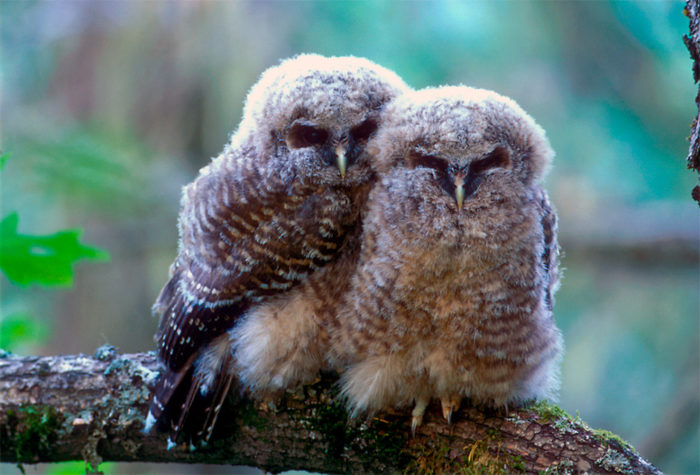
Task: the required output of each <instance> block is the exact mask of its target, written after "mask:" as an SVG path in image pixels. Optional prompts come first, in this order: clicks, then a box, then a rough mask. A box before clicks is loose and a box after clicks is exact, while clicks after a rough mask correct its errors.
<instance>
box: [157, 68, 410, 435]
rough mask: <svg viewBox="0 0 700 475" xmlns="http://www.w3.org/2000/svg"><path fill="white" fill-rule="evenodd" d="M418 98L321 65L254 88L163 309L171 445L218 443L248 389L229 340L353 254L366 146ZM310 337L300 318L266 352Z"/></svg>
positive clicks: (160, 394) (184, 234) (190, 220)
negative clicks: (263, 309) (223, 421)
mask: <svg viewBox="0 0 700 475" xmlns="http://www.w3.org/2000/svg"><path fill="white" fill-rule="evenodd" d="M405 89H406V86H405V85H404V83H403V81H402V80H401V79H400V78H399V77H398V76H397V75H396V74H394V73H392V72H391V71H388V70H386V69H384V68H382V67H379V66H377V65H376V64H373V63H372V62H370V61H368V60H365V59H360V58H354V57H332V58H325V57H322V56H318V55H301V56H297V57H295V58H292V59H289V60H286V61H283V62H282V63H281V64H279V65H278V66H276V67H272V68H270V69H268V70H267V71H266V72H264V73H263V74H262V76H261V77H260V80H259V81H258V82H257V84H255V85H254V86H253V87H252V89H251V90H250V93H249V94H248V97H247V100H246V104H245V107H244V111H243V118H242V120H241V123H240V126H239V128H238V130H237V131H236V132H235V133H234V134H233V135H232V137H231V140H230V143H229V144H228V145H227V146H226V147H225V148H224V150H223V152H222V153H221V154H220V155H219V156H218V157H216V158H215V159H214V160H213V161H212V162H211V163H209V165H207V166H206V167H204V168H203V169H202V170H201V171H200V173H199V176H198V177H197V179H196V180H195V181H194V182H192V183H190V184H189V185H187V186H186V187H185V188H184V190H183V196H182V211H181V213H180V219H179V231H180V243H179V253H178V256H177V258H176V259H175V262H174V263H173V265H172V266H171V268H170V280H169V281H168V283H167V284H166V285H165V287H164V288H163V290H162V291H161V293H160V295H159V297H158V299H157V301H156V303H155V305H154V312H155V313H158V314H160V315H161V320H160V326H159V331H158V334H157V335H156V339H157V342H158V354H159V358H160V359H161V361H162V363H163V365H164V366H165V371H164V372H163V373H162V374H161V376H160V377H159V379H158V382H157V386H156V389H155V393H154V399H153V402H152V404H151V408H150V413H149V416H148V420H147V429H150V427H151V426H153V424H155V423H156V422H158V423H159V426H160V427H161V428H162V429H166V430H169V431H170V441H171V443H175V441H176V440H177V437H178V434H179V433H180V432H181V431H184V432H185V433H187V434H189V435H190V437H191V438H192V439H193V440H194V441H201V440H204V441H206V440H207V439H208V438H209V436H210V434H211V430H212V428H213V426H214V423H215V421H216V417H217V414H218V411H219V408H220V407H221V403H222V401H223V399H224V397H225V396H226V394H227V392H228V389H229V386H230V384H231V381H232V379H233V378H234V375H235V374H236V373H237V372H238V373H241V374H242V375H244V376H247V373H246V370H247V368H246V367H245V365H244V364H240V363H237V361H236V358H235V356H234V354H233V353H232V344H233V343H232V340H231V336H230V335H229V331H234V330H235V329H236V326H237V325H239V324H240V322H241V321H242V320H243V319H250V318H249V317H250V315H251V314H254V313H255V311H256V308H257V307H259V306H260V305H263V304H265V303H266V302H285V301H286V299H288V298H289V296H290V295H292V294H293V289H294V287H295V286H297V284H299V283H300V282H303V281H304V280H305V279H307V278H308V277H309V276H311V275H313V274H315V273H317V272H319V271H320V270H322V269H324V268H325V267H328V266H330V267H333V264H334V263H335V262H336V260H337V259H336V258H337V257H338V256H339V255H342V253H343V250H344V249H345V248H346V247H348V246H351V245H352V240H353V236H355V239H356V236H357V234H358V230H359V224H358V221H359V214H360V209H361V208H362V207H363V204H364V202H365V201H366V197H367V194H368V192H369V189H370V187H371V184H372V183H373V181H374V172H373V164H372V161H373V157H372V156H370V155H368V154H367V153H366V152H365V145H366V143H367V140H368V139H369V138H370V137H371V136H372V135H373V134H374V132H375V130H376V129H377V127H378V124H379V113H380V111H381V109H382V107H383V106H384V105H385V104H386V103H387V102H388V101H389V100H391V99H393V98H394V97H396V96H397V95H399V94H400V93H402V92H403V91H404V90H405ZM253 320H254V319H253ZM304 324H305V322H304V321H299V319H297V318H296V316H295V314H294V312H291V311H290V312H287V313H285V314H284V315H281V316H280V317H279V319H278V320H277V321H275V322H273V323H270V324H269V327H268V328H267V329H266V335H265V338H266V340H265V341H256V342H254V343H255V345H256V346H257V348H258V349H259V350H260V351H262V352H268V353H269V352H272V353H275V352H277V353H280V352H281V350H280V349H279V348H280V345H278V343H277V341H276V338H284V337H288V338H289V339H292V340H293V334H294V332H300V331H302V329H300V328H298V327H299V326H303V325H304ZM287 329H290V330H289V331H290V332H291V333H289V332H288V331H287ZM277 353H275V355H277V356H279V357H285V356H286V355H278V354H277ZM275 355H273V357H276V356H275ZM302 376H303V375H300V374H298V372H297V373H290V374H285V375H282V376H281V378H282V380H281V384H289V383H291V382H293V380H294V379H295V378H301V377H302ZM243 383H244V384H247V383H248V381H247V380H246V378H245V377H244V378H243Z"/></svg>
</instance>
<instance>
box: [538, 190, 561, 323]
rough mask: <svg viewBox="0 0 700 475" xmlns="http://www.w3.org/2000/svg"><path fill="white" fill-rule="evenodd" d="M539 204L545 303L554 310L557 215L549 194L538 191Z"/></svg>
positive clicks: (556, 277)
mask: <svg viewBox="0 0 700 475" xmlns="http://www.w3.org/2000/svg"><path fill="white" fill-rule="evenodd" d="M536 199H537V202H538V204H539V206H540V209H541V212H542V219H541V223H542V234H543V237H544V247H543V251H542V258H541V259H542V260H541V262H542V267H543V269H544V275H545V279H546V284H547V285H546V291H545V292H546V293H545V302H546V304H547V308H548V309H549V310H552V307H553V305H554V298H553V297H554V293H555V292H556V290H557V289H558V288H559V242H558V240H557V214H556V212H555V211H554V209H553V208H552V205H551V204H550V203H549V198H548V196H547V192H545V191H544V190H543V189H538V190H537V196H536Z"/></svg>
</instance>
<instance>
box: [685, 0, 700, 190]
mask: <svg viewBox="0 0 700 475" xmlns="http://www.w3.org/2000/svg"><path fill="white" fill-rule="evenodd" d="M684 13H685V15H686V16H687V17H688V18H690V34H689V35H683V41H684V42H685V45H686V46H687V47H688V51H689V52H690V57H691V58H692V59H693V79H694V80H695V83H696V84H697V83H698V81H700V5H699V4H698V1H697V0H687V1H686V4H685V10H684ZM695 105H696V106H697V107H698V114H697V115H696V117H695V120H693V123H692V124H691V126H690V127H691V129H692V131H691V134H690V150H689V151H688V168H690V169H692V170H695V171H697V172H699V173H700V86H698V94H697V95H696V96H695ZM692 195H693V199H694V200H695V201H697V202H698V204H700V185H695V188H693V192H692Z"/></svg>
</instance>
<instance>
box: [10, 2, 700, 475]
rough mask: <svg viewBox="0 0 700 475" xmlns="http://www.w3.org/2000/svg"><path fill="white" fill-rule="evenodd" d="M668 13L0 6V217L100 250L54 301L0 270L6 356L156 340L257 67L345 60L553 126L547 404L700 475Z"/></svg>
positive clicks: (685, 203)
mask: <svg viewBox="0 0 700 475" xmlns="http://www.w3.org/2000/svg"><path fill="white" fill-rule="evenodd" d="M682 9H683V3H682V2H669V1H665V2H662V1H648V2H486V1H483V2H482V1H472V2H451V1H450V2H448V1H446V2H387V1H378V2H362V1H357V2H315V1H301V2H291V1H290V2H270V1H267V2H252V1H251V2H244V1H231V2H223V1H219V2H216V1H182V2H165V1H150V2H146V1H142V2H138V1H133V2H126V1H124V2H121V1H99V2H95V1H88V0H85V1H74V0H69V1H60V2H59V1H56V2H50V1H22V2H19V1H8V0H4V1H2V3H0V47H1V50H0V75H1V81H2V90H1V93H2V102H1V104H0V120H1V129H0V130H1V137H0V148H1V150H2V152H3V153H6V154H7V155H5V158H6V160H5V165H4V168H3V169H2V171H0V183H1V188H0V190H1V191H0V219H3V218H6V217H7V216H9V215H10V214H11V213H15V212H17V213H18V216H19V232H20V233H24V234H33V235H44V234H52V233H55V232H56V231H59V230H62V229H65V228H82V229H83V230H84V232H83V237H82V238H81V239H82V240H83V241H84V242H85V243H88V244H89V245H91V246H95V247H97V248H100V249H103V250H104V251H106V252H107V253H108V254H109V256H110V258H109V260H101V261H95V262H84V263H80V264H79V265H77V266H76V268H75V269H76V273H75V278H74V281H73V282H72V286H64V287H63V288H61V289H55V288H47V287H45V286H37V285H31V286H19V285H16V284H14V283H13V282H11V281H10V280H8V279H7V278H5V277H4V276H3V277H0V292H1V294H0V348H5V349H7V350H11V351H13V352H15V353H18V354H21V355H29V354H40V355H51V354H59V353H79V352H83V353H92V352H94V350H95V348H96V347H98V346H100V345H102V344H104V343H110V344H112V345H115V346H117V347H118V348H119V349H120V350H121V351H124V352H138V351H146V350H149V349H153V348H154V343H153V341H152V335H153V334H154V332H155V328H156V325H157V321H156V319H154V318H152V317H151V316H150V306H151V304H152V303H153V301H154V299H155V297H156V295H157V294H158V291H159V290H160V287H161V286H162V285H163V284H164V283H165V281H166V278H167V271H168V267H169V265H170V263H171V262H172V260H173V258H174V256H175V252H176V245H177V230H176V220H177V213H178V211H179V199H180V198H179V197H180V189H181V187H182V186H183V185H184V184H186V183H188V182H189V181H191V180H192V179H193V178H194V177H195V176H196V173H197V170H198V169H199V168H201V167H202V166H204V165H206V163H207V162H208V161H209V160H210V158H211V157H214V156H216V155H217V154H218V153H219V151H220V150H221V149H222V147H223V144H224V143H225V142H226V140H227V139H228V137H229V134H230V133H231V132H232V131H233V130H234V129H235V128H236V126H237V124H238V121H239V119H240V116H241V107H242V103H243V99H244V98H245V95H246V93H247V91H248V89H249V87H250V86H251V85H252V84H253V83H254V82H255V81H256V80H257V77H258V76H259V75H260V73H261V72H262V71H263V70H264V69H266V68H267V67H269V66H271V65H274V64H276V63H277V62H278V61H279V60H280V59H281V58H285V57H289V56H293V55H294V54H297V53H300V52H316V53H320V54H325V55H347V54H353V55H357V56H364V57H367V58H369V59H371V60H373V61H375V62H378V63H379V64H381V65H383V66H386V67H388V68H390V69H393V70H394V71H396V72H397V73H398V74H399V75H401V76H402V77H403V78H404V79H405V80H406V81H407V83H408V84H409V85H411V86H413V87H416V88H421V87H426V86H435V85H440V84H467V85H470V86H474V87H483V88H487V89H493V90H495V91H497V92H499V93H501V94H504V95H506V96H509V97H512V98H513V99H515V100H516V101H517V102H518V103H519V104H520V105H521V106H522V107H523V108H524V109H525V110H526V111H528V112H529V113H530V114H531V115H532V116H533V117H534V118H535V119H536V120H537V121H538V122H539V124H540V125H542V126H543V127H544V129H545V130H546V131H547V133H548V136H549V138H550V140H551V142H552V145H553V147H554V149H555V151H556V152H557V156H556V158H555V161H554V166H553V169H552V172H551V174H550V176H549V177H548V179H547V182H546V186H547V188H548V190H549V192H550V195H551V197H552V201H553V203H554V205H555V206H556V207H557V209H558V212H559V216H560V240H561V244H562V247H563V249H564V252H565V255H564V257H563V260H562V265H563V267H564V268H565V271H564V279H563V282H562V287H561V290H560V291H559V293H558V294H557V298H556V307H555V316H556V319H557V323H558V325H559V326H560V328H561V329H562V330H563V332H564V336H565V341H566V355H565V357H564V361H563V366H562V390H561V398H560V405H561V406H562V407H563V408H564V409H565V410H567V411H569V412H570V413H572V414H576V413H578V414H579V415H580V416H581V418H582V419H584V420H585V421H586V422H587V423H588V424H590V425H591V426H593V427H598V428H604V429H608V430H611V431H613V432H615V433H618V434H619V435H621V436H622V437H623V438H624V439H627V440H628V441H629V442H631V443H632V444H633V445H634V446H635V447H637V448H638V449H639V450H640V452H641V454H642V455H643V456H645V457H647V458H648V459H650V460H651V461H652V462H653V463H654V464H656V465H657V466H658V467H659V468H660V469H662V470H663V471H666V472H680V473H690V472H698V471H700V461H699V460H698V457H699V455H698V451H697V447H698V446H700V423H699V417H700V415H699V413H698V405H699V401H698V398H699V397H700V396H699V395H700V380H699V379H700V377H699V367H698V364H699V361H700V355H699V353H698V348H699V347H700V328H699V324H700V322H699V315H698V308H700V293H699V290H698V289H700V266H699V262H698V255H699V254H700V241H699V237H700V215H699V214H698V209H697V204H696V203H694V202H693V201H692V200H691V199H690V190H691V188H692V187H693V186H694V184H695V183H696V181H695V180H696V177H695V176H693V174H692V173H690V172H689V171H687V170H685V164H684V160H685V156H686V153H687V149H688V143H687V140H686V138H687V136H688V135H689V124H690V122H691V120H692V118H693V117H694V116H695V114H696V108H695V105H694V97H695V94H696V91H697V88H696V86H694V85H693V81H692V74H691V69H690V68H691V61H690V58H689V56H688V52H687V50H686V48H685V46H684V45H683V43H682V39H681V37H682V35H683V34H684V33H686V32H687V29H688V20H687V19H686V18H685V17H684V16H683V15H682ZM61 466H62V465H61V464H59V465H56V466H53V467H45V468H44V469H42V470H45V471H47V472H48V473H60V471H61V470H63V469H62V468H61ZM101 468H103V467H101ZM106 469H107V470H108V471H109V470H112V471H116V472H120V468H119V466H118V465H114V466H111V468H110V465H108V464H107V467H106ZM150 470H152V471H158V468H157V466H151V469H150Z"/></svg>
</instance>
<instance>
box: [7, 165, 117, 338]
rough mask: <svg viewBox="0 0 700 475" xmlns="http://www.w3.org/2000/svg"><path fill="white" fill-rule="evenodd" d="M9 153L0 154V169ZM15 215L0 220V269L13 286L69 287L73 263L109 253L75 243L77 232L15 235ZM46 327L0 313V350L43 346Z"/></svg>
mask: <svg viewBox="0 0 700 475" xmlns="http://www.w3.org/2000/svg"><path fill="white" fill-rule="evenodd" d="M8 158H9V153H5V154H2V155H0V170H2V169H3V167H4V165H5V163H6V162H7V160H8ZM18 225H19V215H18V213H17V212H13V213H10V214H8V215H7V216H6V217H5V218H3V219H2V221H0V269H1V270H2V271H3V272H4V274H5V276H6V277H7V278H8V279H9V280H10V281H11V282H12V283H13V284H15V285H18V286H22V287H26V286H28V285H31V284H39V285H43V286H48V287H70V286H71V285H73V264H74V263H75V262H76V261H78V260H80V259H98V260H106V259H108V258H109V254H107V253H106V252H105V251H102V250H100V249H96V248H93V247H89V246H85V245H83V244H81V243H80V242H79V241H78V238H79V237H80V233H81V231H80V230H68V231H60V232H57V233H54V234H51V235H48V236H36V235H30V234H19V233H18V232H17V228H18ZM48 336H49V328H48V325H47V324H46V323H44V322H41V321H39V320H37V319H36V318H35V317H33V316H32V315H30V314H29V313H26V312H12V313H5V312H4V309H3V311H2V312H0V348H2V349H6V350H10V351H12V350H16V349H17V348H21V347H22V346H23V345H26V344H33V345H38V344H42V343H44V342H45V341H46V340H47V338H48Z"/></svg>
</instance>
